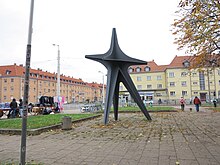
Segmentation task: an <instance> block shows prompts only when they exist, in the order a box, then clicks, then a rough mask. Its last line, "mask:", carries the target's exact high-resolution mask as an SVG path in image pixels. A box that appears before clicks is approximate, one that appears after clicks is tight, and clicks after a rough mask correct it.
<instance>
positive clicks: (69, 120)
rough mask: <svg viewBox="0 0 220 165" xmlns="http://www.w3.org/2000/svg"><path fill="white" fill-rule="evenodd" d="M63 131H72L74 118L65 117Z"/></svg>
mask: <svg viewBox="0 0 220 165" xmlns="http://www.w3.org/2000/svg"><path fill="white" fill-rule="evenodd" d="M62 129H63V130H69V129H72V118H71V117H69V116H64V117H63V122H62Z"/></svg>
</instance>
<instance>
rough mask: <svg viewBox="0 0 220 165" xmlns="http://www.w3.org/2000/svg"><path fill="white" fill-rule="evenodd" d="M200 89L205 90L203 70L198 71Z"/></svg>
mask: <svg viewBox="0 0 220 165" xmlns="http://www.w3.org/2000/svg"><path fill="white" fill-rule="evenodd" d="M199 84H200V90H205V75H204V72H199Z"/></svg>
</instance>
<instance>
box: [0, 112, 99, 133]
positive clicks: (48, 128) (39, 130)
mask: <svg viewBox="0 0 220 165" xmlns="http://www.w3.org/2000/svg"><path fill="white" fill-rule="evenodd" d="M100 116H102V115H101V114H99V115H96V116H91V117H87V118H82V119H78V120H73V121H72V123H78V122H82V121H86V120H91V119H95V118H98V117H100ZM61 127H62V123H60V124H56V125H51V126H47V127H41V128H36V129H27V135H28V136H30V135H39V134H41V133H43V132H46V131H48V130H51V129H60V128H61ZM21 132H22V131H21V129H5V128H1V129H0V134H4V135H21Z"/></svg>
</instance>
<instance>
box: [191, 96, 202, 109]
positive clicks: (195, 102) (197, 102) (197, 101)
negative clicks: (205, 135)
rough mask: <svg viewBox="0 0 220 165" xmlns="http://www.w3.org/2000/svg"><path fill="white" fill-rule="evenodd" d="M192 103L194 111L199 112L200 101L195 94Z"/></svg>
mask: <svg viewBox="0 0 220 165" xmlns="http://www.w3.org/2000/svg"><path fill="white" fill-rule="evenodd" d="M193 103H194V104H195V106H196V111H197V112H199V106H200V105H201V101H200V99H199V98H198V97H197V96H196V97H195V98H194V100H193Z"/></svg>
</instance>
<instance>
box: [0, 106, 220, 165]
mask: <svg viewBox="0 0 220 165" xmlns="http://www.w3.org/2000/svg"><path fill="white" fill-rule="evenodd" d="M112 115H113V114H111V115H110V121H109V124H108V125H107V126H106V125H104V124H103V117H100V118H96V119H93V120H88V121H84V122H80V123H76V124H73V129H72V130H68V131H64V130H60V129H59V130H51V131H49V132H44V133H42V134H40V135H36V136H28V137H27V156H26V157H27V162H32V163H39V164H40V163H41V164H45V165H62V164H67V165H148V164H149V165H176V164H180V165H219V164H220V113H219V112H213V111H208V110H205V109H201V111H200V112H198V113H197V112H195V110H193V111H192V112H190V111H185V112H169V113H151V114H150V115H151V117H152V119H153V120H152V121H151V122H149V121H148V120H147V119H146V118H145V117H144V115H143V114H142V113H127V114H126V113H119V121H117V122H116V121H114V120H113V116H112ZM20 138H21V137H20V136H18V135H11V136H9V135H0V146H1V147H0V162H1V163H0V164H4V163H10V162H15V163H18V162H19V157H20V154H19V152H20V140H21V139H20Z"/></svg>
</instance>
